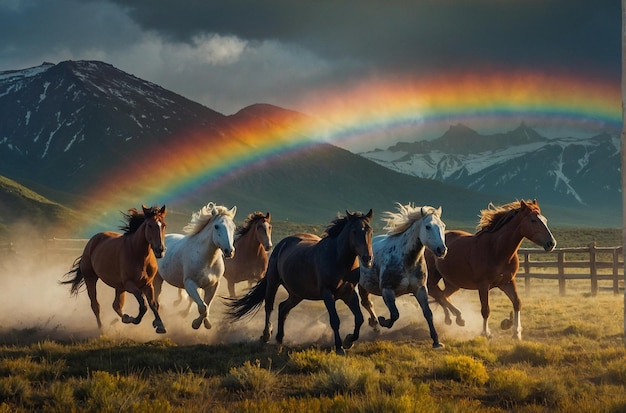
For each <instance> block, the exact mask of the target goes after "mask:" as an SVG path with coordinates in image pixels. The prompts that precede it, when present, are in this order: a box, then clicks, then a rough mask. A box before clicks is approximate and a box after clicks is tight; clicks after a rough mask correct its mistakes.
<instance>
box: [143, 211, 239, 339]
mask: <svg viewBox="0 0 626 413" xmlns="http://www.w3.org/2000/svg"><path fill="white" fill-rule="evenodd" d="M236 212H237V207H233V208H232V209H230V210H229V209H228V208H226V207H223V206H218V205H215V204H214V203H213V202H209V203H208V204H207V205H206V206H204V207H202V208H201V209H200V210H199V211H198V212H195V213H194V214H193V215H192V216H191V221H190V222H189V224H187V225H186V226H185V227H184V228H183V231H184V232H185V233H186V235H181V234H166V235H165V245H166V246H167V249H168V251H167V254H166V255H165V256H164V257H163V258H162V259H160V260H159V261H158V265H159V270H158V272H157V275H156V277H155V278H154V292H155V297H156V299H157V302H158V298H159V295H160V294H161V287H162V285H163V280H165V281H167V282H168V283H169V284H171V285H173V286H174V287H178V288H184V289H185V291H186V292H187V294H188V295H189V297H191V298H192V299H193V301H195V303H196V304H197V305H198V313H199V314H200V316H199V317H198V318H196V319H195V320H193V322H192V323H191V326H192V327H193V328H194V329H198V328H200V324H202V323H204V327H206V328H211V323H210V322H209V306H210V305H211V300H213V297H214V296H215V292H216V291H217V287H218V286H219V281H220V278H221V277H222V275H223V274H224V257H226V258H231V257H233V255H234V254H235V247H234V245H233V242H234V238H235V236H234V233H235V223H234V221H233V220H234V218H235V213H236ZM200 288H201V289H203V290H204V297H203V298H200V294H199V292H198V290H199V289H200Z"/></svg>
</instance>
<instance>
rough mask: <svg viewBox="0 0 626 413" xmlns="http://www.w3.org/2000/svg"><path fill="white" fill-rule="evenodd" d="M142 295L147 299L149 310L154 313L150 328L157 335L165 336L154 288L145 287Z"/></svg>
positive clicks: (151, 286) (150, 286)
mask: <svg viewBox="0 0 626 413" xmlns="http://www.w3.org/2000/svg"><path fill="white" fill-rule="evenodd" d="M155 278H156V277H155ZM159 278H160V277H159ZM161 282H162V280H161ZM143 294H144V295H145V296H146V298H147V299H148V305H149V306H150V309H151V310H152V312H153V313H154V321H153V322H152V327H154V328H155V329H156V332H157V333H158V334H165V332H166V331H165V326H164V325H163V321H162V320H161V316H160V315H159V303H158V301H157V298H156V292H155V288H154V286H153V285H146V286H145V287H144V288H143Z"/></svg>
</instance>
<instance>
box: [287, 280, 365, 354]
mask: <svg viewBox="0 0 626 413" xmlns="http://www.w3.org/2000/svg"><path fill="white" fill-rule="evenodd" d="M322 297H323V299H324V305H326V310H327V311H328V315H329V319H330V327H331V328H332V329H333V333H334V336H335V353H337V354H338V355H340V356H345V355H346V352H345V351H344V349H343V343H342V342H341V336H340V335H339V324H340V320H339V314H337V307H336V306H335V296H334V295H333V293H332V292H331V291H330V290H329V289H327V288H325V289H324V290H323V291H322ZM279 312H280V308H279ZM362 316H363V315H362V314H361V317H362ZM278 318H279V325H278V330H279V331H280V315H279V317H278Z"/></svg>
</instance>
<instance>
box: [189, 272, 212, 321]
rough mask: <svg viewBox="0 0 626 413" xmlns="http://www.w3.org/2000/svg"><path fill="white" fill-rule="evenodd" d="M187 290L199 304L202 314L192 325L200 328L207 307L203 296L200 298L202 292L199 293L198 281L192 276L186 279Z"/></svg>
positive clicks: (199, 311) (199, 310)
mask: <svg viewBox="0 0 626 413" xmlns="http://www.w3.org/2000/svg"><path fill="white" fill-rule="evenodd" d="M185 291H187V294H189V297H190V298H191V299H192V300H193V301H194V302H195V303H196V305H197V306H198V313H199V314H200V316H199V317H198V318H196V319H195V320H193V321H192V322H191V327H193V328H194V330H197V329H199V328H200V324H202V321H203V320H204V319H205V318H206V313H207V308H206V305H205V304H204V301H203V300H202V298H200V293H198V284H196V282H195V281H194V280H192V279H191V278H187V279H185Z"/></svg>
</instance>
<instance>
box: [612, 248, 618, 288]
mask: <svg viewBox="0 0 626 413" xmlns="http://www.w3.org/2000/svg"><path fill="white" fill-rule="evenodd" d="M618 251H619V248H615V249H613V294H619V274H618V273H617V266H618V265H619V252H618Z"/></svg>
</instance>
